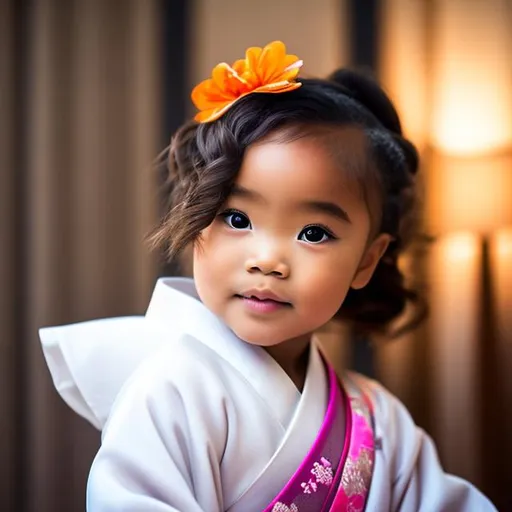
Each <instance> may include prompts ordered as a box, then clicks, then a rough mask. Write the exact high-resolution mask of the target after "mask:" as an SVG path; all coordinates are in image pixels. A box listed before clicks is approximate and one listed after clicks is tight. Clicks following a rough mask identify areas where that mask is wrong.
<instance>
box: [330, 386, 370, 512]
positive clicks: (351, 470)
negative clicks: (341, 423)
mask: <svg viewBox="0 0 512 512" xmlns="http://www.w3.org/2000/svg"><path fill="white" fill-rule="evenodd" d="M350 402H351V409H352V432H351V439H350V449H349V453H348V457H347V459H346V461H345V465H344V468H343V473H342V475H341V483H340V487H339V489H338V492H337V494H336V497H335V499H334V503H333V505H332V508H331V509H330V510H331V511H332V512H342V511H349V512H361V511H363V510H364V508H365V504H366V499H367V496H368V492H369V490H370V484H371V480H372V474H373V465H374V460H375V444H374V443H375V442H374V433H373V429H372V417H371V415H372V409H371V404H370V402H369V401H368V399H367V398H366V397H365V396H363V395H360V396H357V395H355V396H354V395H353V394H351V398H350Z"/></svg>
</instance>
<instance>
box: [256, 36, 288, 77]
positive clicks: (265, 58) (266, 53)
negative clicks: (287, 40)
mask: <svg viewBox="0 0 512 512" xmlns="http://www.w3.org/2000/svg"><path fill="white" fill-rule="evenodd" d="M285 57H286V46H285V45H284V43H283V42H282V41H273V42H272V43H269V44H267V46H265V48H263V51H262V52H261V55H260V58H259V62H258V67H259V69H258V76H259V77H260V80H261V82H262V83H268V82H270V81H271V80H272V79H273V77H274V76H276V75H280V74H281V73H282V72H283V70H284V60H285Z"/></svg>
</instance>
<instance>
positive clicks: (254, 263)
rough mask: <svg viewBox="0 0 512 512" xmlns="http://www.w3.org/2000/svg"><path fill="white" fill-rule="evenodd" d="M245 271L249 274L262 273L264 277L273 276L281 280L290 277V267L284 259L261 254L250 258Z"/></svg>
mask: <svg viewBox="0 0 512 512" xmlns="http://www.w3.org/2000/svg"><path fill="white" fill-rule="evenodd" d="M245 269H246V270H247V272H249V273H255V272H261V273H262V274H264V275H273V276H275V277H278V278H280V279H286V278H287V277H289V276H290V266H289V265H288V264H287V263H285V262H284V261H283V259H282V258H279V257H277V256H275V255H271V254H261V255H259V256H256V257H252V258H248V259H247V261H246V263H245Z"/></svg>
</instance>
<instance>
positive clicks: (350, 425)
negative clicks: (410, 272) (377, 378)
mask: <svg viewBox="0 0 512 512" xmlns="http://www.w3.org/2000/svg"><path fill="white" fill-rule="evenodd" d="M301 64H302V63H301V61H300V60H299V59H298V58H297V57H296V56H294V55H287V54H286V52H285V47H284V45H283V44H282V43H281V42H274V43H271V44H269V45H268V46H266V47H265V48H263V49H261V48H250V49H249V50H247V54H246V58H245V59H244V60H239V61H237V62H235V63H234V64H233V66H228V65H227V64H219V65H218V66H217V67H216V68H215V69H214V70H213V73H212V78H211V79H209V80H206V81H205V82H203V83H201V84H199V85H198V86H197V87H196V88H195V89H194V91H193V93H192V99H193V101H194V103H195V105H196V106H197V107H198V109H199V112H198V114H197V116H196V118H195V121H194V122H191V123H189V124H186V125H185V126H184V127H183V128H182V129H180V130H179V131H178V133H177V134H176V135H175V137H174V139H173V141H172V144H171V147H170V151H169V162H168V168H169V178H170V182H169V183H170V185H171V192H170V209H169V214H168V216H167V218H166V219H165V221H164V222H163V223H162V225H161V226H160V228H159V229H158V230H157V232H156V233H155V235H154V238H153V240H154V241H155V243H156V244H158V245H163V246H165V247H166V248H167V250H168V252H169V255H170V256H171V257H175V256H176V255H177V254H178V253H180V252H181V251H182V250H183V249H185V248H187V247H191V248H192V253H193V273H194V281H192V280H188V279H162V280H160V281H159V282H158V283H157V286H156V289H155V292H154V295H153V298H152V300H151V303H150V305H149V309H148V311H147V314H146V316H145V317H144V318H140V319H134V318H132V319H128V318H125V319H116V320H107V321H101V322H100V321H98V322H93V323H92V324H90V323H89V324H87V326H84V325H82V324H80V325H78V326H71V327H69V326H68V327H67V329H68V331H67V333H66V332H65V331H62V329H63V328H57V329H53V330H52V329H46V330H42V332H41V337H42V339H43V344H44V347H45V353H46V356H47V359H48V363H49V365H50V368H51V370H52V373H53V377H54V380H55V383H56V385H57V387H58V389H60V390H61V393H62V394H63V396H64V397H65V398H66V400H67V401H68V402H69V403H70V405H72V406H73V407H74V408H75V410H77V411H78V412H79V413H80V414H82V415H84V416H85V417H87V418H88V419H90V421H92V422H93V423H94V424H95V425H96V426H98V427H99V428H102V430H103V436H102V445H101V448H100V450H99V452H98V454H97V456H96V458H95V461H94V463H93V466H92V469H91V472H90V478H89V482H88V493H87V507H88V510H90V511H92V512H111V511H123V512H130V511H144V512H157V511H162V512H163V511H181V512H200V511H207V512H221V511H230V512H252V511H265V512H285V511H286V512H288V511H290V512H292V511H293V512H317V511H318V512H320V511H345V510H349V511H358V510H372V511H386V510H404V511H417V510H424V511H439V510H450V511H468V510H475V511H476V510H479V511H480V510H483V511H487V510H494V507H493V506H492V504H491V503H490V502H489V501H488V500H487V499H486V498H485V497H484V496H483V495H482V494H480V493H479V492H478V491H477V490H476V489H475V488H474V487H472V486H471V485H470V484H469V483H467V482H465V481H463V480H460V479H458V478H456V477H454V476H450V475H447V474H445V473H444V472H443V470H442V468H441V466H440V464H439V461H438V458H437V455H436V452H435V448H434V446H433V444H432V441H431V439H430V438H429V437H428V436H427V435H426V434H425V432H423V431H422V430H421V429H419V428H417V427H416V426H415V425H414V423H413V421H412V419H411V417H410V416H409V414H408V413H407V411H406V410H405V408H404V407H403V405H402V404H401V403H400V402H399V401H398V400H397V399H396V398H395V397H393V396H392V395H390V394H389V393H388V392H387V391H386V390H385V389H383V388H382V387H381V386H380V385H379V384H377V383H376V382H374V381H370V380H368V379H366V378H363V377H361V376H357V375H354V374H347V375H344V376H341V377H338V376H337V375H336V374H335V372H334V370H333V369H332V367H331V366H330V365H329V363H328V362H327V361H326V360H325V358H324V357H323V356H322V354H321V352H320V351H319V348H318V347H317V345H316V344H315V343H314V342H312V335H313V333H315V331H317V330H318V329H319V328H320V327H322V326H323V325H325V324H326V323H327V322H328V321H329V320H331V319H333V318H334V317H338V318H341V319H344V320H345V321H348V322H351V323H352V324H353V325H354V327H355V328H357V329H365V330H366V331H367V332H371V331H381V332H382V331H383V330H385V329H386V328H387V327H388V326H389V324H390V322H391V321H392V320H394V319H395V318H396V317H397V316H398V315H400V313H401V312H402V311H403V310H404V307H405V305H406V303H407V302H409V301H414V300H415V298H416V295H415V294H414V293H413V292H411V291H409V290H407V289H406V288H405V287H404V284H403V278H402V274H401V273H400V270H399V268H398V265H397V259H398V256H399V254H400V251H401V250H402V248H403V244H404V242H405V240H404V231H405V228H406V226H407V225H408V223H407V215H408V214H409V213H410V211H411V207H412V198H413V195H414V194H413V192H414V175H415V173H416V171H417V167H418V161H417V154H416V151H415V149H414V147H413V146H412V145H411V144H410V143H409V142H408V141H407V140H405V139H404V138H403V136H402V132H401V128H400V122H399V120H398V117H397V114H396V112H395V109H394V108H393V106H392V104H391V102H390V101H389V99H388V98H387V96H386V95H385V94H384V92H383V91H382V90H381V89H380V88H379V87H378V86H377V85H376V84H375V83H374V82H372V81H371V80H369V79H368V78H365V77H363V76H360V75H357V74H355V73H353V72H349V71H344V70H340V71H338V72H336V73H335V74H333V75H332V76H331V77H330V78H329V79H328V80H313V79H298V72H299V68H300V66H301ZM59 329H60V330H59ZM84 329H85V331H84ZM115 332H117V333H118V334H117V336H118V337H117V338H116V334H115ZM70 333H71V334H70ZM84 333H85V334H84ZM120 333H121V334H120ZM77 336H78V337H79V338H80V339H79V340H77ZM87 336H92V337H93V339H89V340H88V341H87V342H86V341H83V342H82V341H80V340H84V339H85V338H87ZM120 338H122V341H121V340H120ZM99 340H102V341H101V342H100V341H99ZM86 344H87V346H86V347H85V345H86ZM70 347H73V348H72V349H70ZM80 347H82V348H80ZM85 350H86V351H87V353H86V354H85V355H86V357H85V358H84V351H85ZM95 358H96V359H95ZM84 359H85V360H87V365H85V363H84ZM98 361H99V364H100V365H101V366H99V365H98V364H97V362H98ZM64 381H65V384H64ZM121 387H122V389H119V388H121ZM107 417H108V420H106V419H107Z"/></svg>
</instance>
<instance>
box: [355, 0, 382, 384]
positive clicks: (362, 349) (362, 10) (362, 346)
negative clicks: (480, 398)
mask: <svg viewBox="0 0 512 512" xmlns="http://www.w3.org/2000/svg"><path fill="white" fill-rule="evenodd" d="M379 8H380V1H379V0H349V13H350V18H349V23H350V31H349V32H350V34H351V41H350V62H351V65H352V66H353V67H356V68H367V69H369V70H371V71H372V72H373V73H376V71H377V67H378V58H379V55H378V48H377V45H378V41H379V23H380V10H379ZM351 366H352V368H353V369H354V370H355V371H357V372H360V373H362V374H364V375H367V376H369V377H375V364H374V355H373V348H372V345H371V342H370V340H369V339H368V338H367V337H362V336H358V337H355V338H354V339H353V341H352V365H351Z"/></svg>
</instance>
